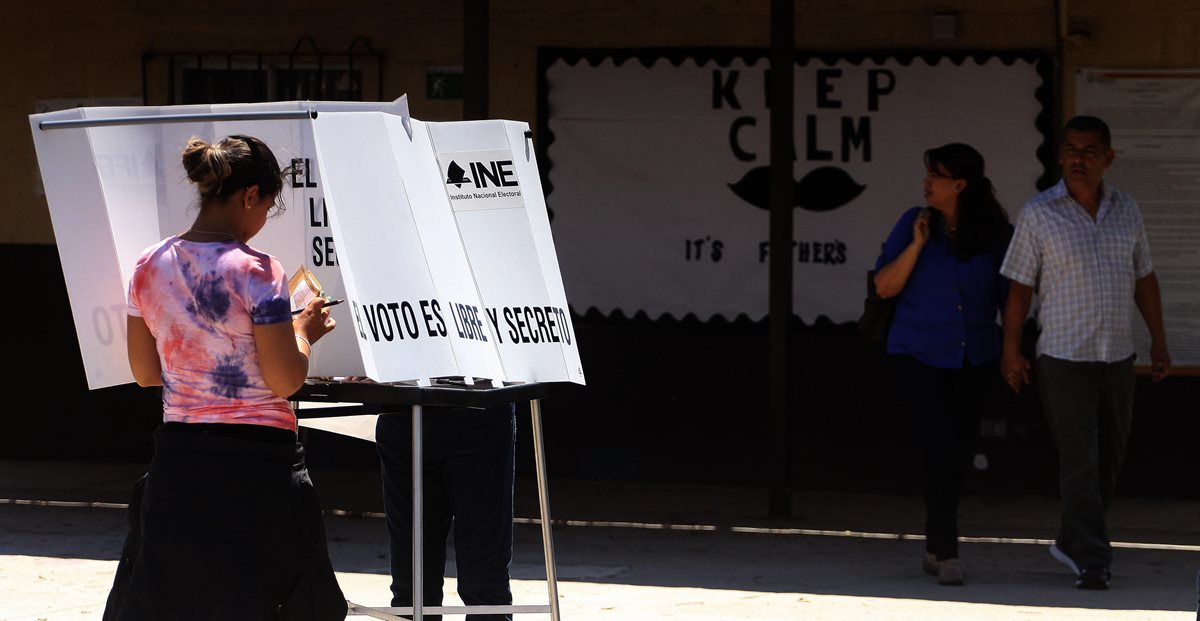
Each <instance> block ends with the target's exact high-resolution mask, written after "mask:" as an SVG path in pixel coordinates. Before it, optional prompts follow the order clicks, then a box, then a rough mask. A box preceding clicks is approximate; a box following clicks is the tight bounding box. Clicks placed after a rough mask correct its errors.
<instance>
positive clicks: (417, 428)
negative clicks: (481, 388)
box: [412, 405, 425, 621]
mask: <svg viewBox="0 0 1200 621" xmlns="http://www.w3.org/2000/svg"><path fill="white" fill-rule="evenodd" d="M422 410H423V408H422V407H421V406H419V405H414V406H412V477H413V480H412V510H413V515H412V521H413V522H412V523H413V542H412V551H413V557H412V569H413V571H412V590H413V598H412V603H413V616H412V618H413V620H414V621H421V619H423V618H424V616H425V615H424V612H423V611H422V608H423V606H424V603H425V602H424V600H423V599H422V596H423V594H424V592H425V584H424V582H425V579H424V578H425V576H424V574H423V572H424V571H425V562H424V561H425V550H423V549H422V547H421V543H422V536H423V535H424V529H425V524H424V523H423V521H422V520H423V518H424V516H425V499H424V498H423V497H422V494H423V492H424V482H425V481H424V478H423V477H424V473H423V472H422V470H421V467H422V465H424V459H423V458H422V455H421V452H422V446H421V444H422V439H421V414H422Z"/></svg>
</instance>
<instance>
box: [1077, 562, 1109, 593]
mask: <svg viewBox="0 0 1200 621" xmlns="http://www.w3.org/2000/svg"><path fill="white" fill-rule="evenodd" d="M1110 578H1112V574H1111V573H1109V571H1108V568H1107V567H1105V566H1104V565H1089V566H1087V567H1084V568H1083V571H1081V572H1079V578H1078V579H1076V580H1075V586H1076V587H1078V588H1081V589H1090V590H1093V591H1105V590H1107V589H1108V581H1109V579H1110Z"/></svg>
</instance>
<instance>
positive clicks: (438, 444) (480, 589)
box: [375, 403, 516, 621]
mask: <svg viewBox="0 0 1200 621" xmlns="http://www.w3.org/2000/svg"><path fill="white" fill-rule="evenodd" d="M421 423H422V432H423V433H422V455H423V457H424V459H423V460H422V468H423V472H424V478H423V480H424V489H423V493H424V495H423V501H424V512H423V513H424V532H423V533H422V534H423V539H422V547H423V548H424V552H425V554H424V557H425V558H424V561H423V562H424V565H423V567H424V576H423V585H424V589H423V591H422V599H423V602H424V605H425V606H441V605H442V586H443V576H444V575H445V571H446V537H447V536H448V535H449V534H450V529H451V527H453V529H454V559H455V567H456V569H457V575H458V594H459V597H461V598H462V600H463V603H464V604H467V605H468V606H471V605H492V606H503V605H511V604H512V590H511V588H510V585H509V573H508V570H509V565H510V564H511V563H512V551H513V530H512V525H513V473H514V469H515V462H514V456H515V446H516V406H514V405H513V404H511V403H508V404H503V405H499V406H492V407H489V408H485V409H474V408H457V407H454V408H452V407H432V406H430V407H425V408H424V418H422V420H421ZM375 446H376V448H377V450H378V452H379V461H380V466H381V468H382V472H383V500H384V511H385V514H386V517H387V529H388V539H389V541H390V552H391V568H392V584H391V590H392V606H396V607H400V606H412V558H413V550H412V418H411V417H409V416H404V415H402V414H384V415H381V416H380V417H379V421H378V422H377V423H376V425H375ZM425 618H426V619H429V620H430V621H439V620H440V619H441V616H440V615H426V616H425ZM467 619H469V620H471V621H499V620H501V619H504V620H508V621H511V619H512V616H511V615H468V616H467Z"/></svg>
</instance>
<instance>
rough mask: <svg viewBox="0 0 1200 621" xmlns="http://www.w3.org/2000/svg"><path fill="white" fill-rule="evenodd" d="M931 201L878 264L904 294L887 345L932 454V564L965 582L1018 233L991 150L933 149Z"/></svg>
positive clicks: (893, 293) (927, 561) (898, 232)
mask: <svg viewBox="0 0 1200 621" xmlns="http://www.w3.org/2000/svg"><path fill="white" fill-rule="evenodd" d="M925 202H926V204H927V205H928V207H925V208H922V207H913V208H912V209H909V210H908V211H906V212H905V213H904V215H902V216H900V221H899V222H897V223H896V226H895V228H893V229H892V232H891V234H890V235H889V236H888V239H887V242H886V243H885V244H884V247H883V254H882V255H881V256H880V257H879V261H878V262H877V264H876V270H877V271H876V274H875V289H876V291H877V292H878V293H879V295H880V296H881V297H884V298H891V297H895V298H896V313H895V316H894V318H893V319H892V325H891V329H890V331H889V332H888V339H887V351H888V354H889V357H890V358H891V359H892V361H893V362H894V368H895V374H896V382H897V386H898V390H899V393H900V395H901V396H902V397H903V398H904V400H905V401H907V403H908V405H909V407H910V409H911V411H912V415H913V420H914V423H915V425H916V434H917V439H918V442H919V444H920V447H921V450H922V454H923V460H924V479H925V481H924V482H925V512H926V518H925V557H924V560H923V563H922V566H923V568H924V570H925V571H926V572H927V573H930V574H934V575H936V576H937V577H938V582H939V583H940V584H947V585H959V584H962V583H963V571H962V566H961V565H960V564H959V562H958V518H957V513H958V499H959V495H960V493H961V490H962V480H963V475H964V472H965V470H966V467H967V463H968V461H969V459H970V454H971V444H972V441H973V440H974V437H975V433H976V430H977V429H978V426H979V409H980V406H981V401H982V396H983V393H984V389H985V387H986V385H987V382H988V381H990V380H992V379H993V378H994V377H995V376H996V375H997V372H998V371H997V369H996V364H997V360H998V359H999V357H1000V337H999V333H998V329H997V327H996V317H997V312H998V311H999V310H1001V309H1003V308H1004V300H1005V296H1006V295H1007V294H1008V286H1007V285H1008V281H1007V280H1006V279H1005V278H1004V277H1002V276H1000V263H1001V261H1003V259H1004V253H1005V251H1006V250H1007V247H1008V240H1009V238H1010V237H1011V235H1012V227H1011V226H1010V225H1009V223H1008V216H1007V214H1005V212H1004V208H1003V207H1001V206H1000V203H999V202H998V201H997V200H996V193H995V190H994V189H993V188H992V182H991V181H990V180H989V179H988V178H987V177H986V176H985V175H984V163H983V156H982V155H980V154H979V152H978V151H976V150H975V149H973V148H972V147H970V146H969V145H965V144H960V143H951V144H947V145H943V146H941V147H937V148H935V149H930V150H928V151H926V152H925Z"/></svg>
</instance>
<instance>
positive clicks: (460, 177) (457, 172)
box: [446, 161, 471, 190]
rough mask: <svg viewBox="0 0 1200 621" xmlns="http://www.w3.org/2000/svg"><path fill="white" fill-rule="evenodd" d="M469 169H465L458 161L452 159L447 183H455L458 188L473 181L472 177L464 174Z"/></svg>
mask: <svg viewBox="0 0 1200 621" xmlns="http://www.w3.org/2000/svg"><path fill="white" fill-rule="evenodd" d="M465 172H467V171H465V170H463V167H462V166H459V165H458V162H454V161H451V162H450V167H449V168H447V169H446V185H453V186H454V187H456V188H458V189H460V190H461V189H462V184H464V183H471V178H470V177H468V176H466V175H464V174H463V173H465Z"/></svg>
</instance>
